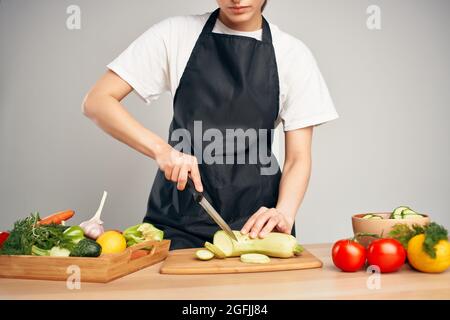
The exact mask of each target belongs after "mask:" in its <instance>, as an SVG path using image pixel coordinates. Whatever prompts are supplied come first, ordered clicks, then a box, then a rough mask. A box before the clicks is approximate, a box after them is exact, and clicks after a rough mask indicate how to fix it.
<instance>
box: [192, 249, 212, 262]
mask: <svg viewBox="0 0 450 320" xmlns="http://www.w3.org/2000/svg"><path fill="white" fill-rule="evenodd" d="M195 256H196V257H197V258H198V259H200V260H203V261H206V260H211V259H212V258H214V253H212V252H211V251H209V250H206V249H200V250H197V251H196V252H195Z"/></svg>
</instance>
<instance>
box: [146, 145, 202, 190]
mask: <svg viewBox="0 0 450 320" xmlns="http://www.w3.org/2000/svg"><path fill="white" fill-rule="evenodd" d="M155 160H156V163H157V164H158V166H159V168H160V169H161V171H163V172H164V176H165V177H166V179H167V180H170V181H173V182H176V183H177V189H178V190H184V188H185V187H186V183H187V179H188V176H190V177H191V179H192V181H193V182H194V185H195V189H196V190H197V191H198V192H202V191H203V186H202V181H201V179H200V172H199V170H198V162H197V158H196V157H194V156H191V155H189V154H186V153H182V152H179V151H178V150H176V149H174V148H172V147H171V146H170V145H169V144H165V145H163V146H162V147H160V148H159V150H158V151H157V152H156V153H155Z"/></svg>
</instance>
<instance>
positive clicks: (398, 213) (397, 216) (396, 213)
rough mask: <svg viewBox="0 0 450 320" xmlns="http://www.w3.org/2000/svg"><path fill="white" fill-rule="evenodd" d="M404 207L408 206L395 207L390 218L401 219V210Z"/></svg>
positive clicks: (404, 208)
mask: <svg viewBox="0 0 450 320" xmlns="http://www.w3.org/2000/svg"><path fill="white" fill-rule="evenodd" d="M406 209H409V207H405V206H401V207H397V208H395V209H394V211H393V212H392V214H391V216H390V219H402V212H403V210H406Z"/></svg>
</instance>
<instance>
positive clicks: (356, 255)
mask: <svg viewBox="0 0 450 320" xmlns="http://www.w3.org/2000/svg"><path fill="white" fill-rule="evenodd" d="M331 253H332V257H333V263H334V265H335V266H336V267H338V268H339V269H341V270H342V271H345V272H355V271H358V270H360V269H361V268H362V267H363V266H364V263H365V262H366V249H365V248H364V247H363V246H362V245H361V244H359V243H358V242H355V241H353V240H348V239H344V240H339V241H337V242H336V243H335V244H334V246H333V249H332V250H331Z"/></svg>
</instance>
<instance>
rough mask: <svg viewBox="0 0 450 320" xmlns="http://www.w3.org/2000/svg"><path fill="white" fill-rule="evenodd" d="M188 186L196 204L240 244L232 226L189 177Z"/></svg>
mask: <svg viewBox="0 0 450 320" xmlns="http://www.w3.org/2000/svg"><path fill="white" fill-rule="evenodd" d="M187 186H188V189H189V191H190V192H191V193H192V196H193V197H194V200H195V202H197V203H198V204H200V206H201V207H202V208H203V209H204V210H205V211H206V213H207V214H208V215H209V216H210V217H211V218H212V219H213V220H214V222H215V223H217V225H218V226H219V227H220V228H221V229H222V230H223V231H225V233H226V234H227V235H228V236H229V237H230V238H231V239H233V240H235V241H237V242H239V240H238V238H237V237H236V235H235V234H234V232H233V231H232V230H231V228H230V226H229V225H228V224H227V223H226V222H225V220H223V219H222V217H221V216H220V214H219V213H218V212H217V211H216V209H214V207H213V206H212V205H211V203H209V201H208V200H207V199H206V198H205V196H204V195H203V192H198V191H197V190H196V189H195V185H194V182H193V181H192V179H191V178H190V177H188V181H187Z"/></svg>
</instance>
